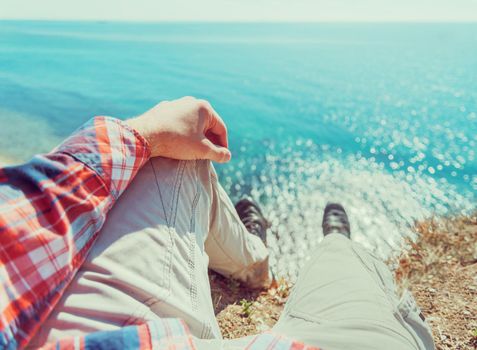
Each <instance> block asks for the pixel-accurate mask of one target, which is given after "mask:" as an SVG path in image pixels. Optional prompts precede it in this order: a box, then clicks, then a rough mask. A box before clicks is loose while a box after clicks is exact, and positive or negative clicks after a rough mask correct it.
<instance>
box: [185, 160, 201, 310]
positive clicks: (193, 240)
mask: <svg viewBox="0 0 477 350" xmlns="http://www.w3.org/2000/svg"><path fill="white" fill-rule="evenodd" d="M199 165H200V163H199V162H198V161H197V160H196V161H195V171H196V176H195V181H196V192H195V195H194V199H193V201H192V208H191V219H190V232H191V240H190V246H189V249H190V250H189V257H188V263H189V278H190V288H189V295H190V299H191V305H192V309H193V310H197V308H198V300H197V281H196V278H195V277H196V274H195V273H194V272H195V264H194V262H195V245H196V243H197V237H196V232H195V214H196V209H197V204H198V203H199V199H200V183H199V179H198V178H199Z"/></svg>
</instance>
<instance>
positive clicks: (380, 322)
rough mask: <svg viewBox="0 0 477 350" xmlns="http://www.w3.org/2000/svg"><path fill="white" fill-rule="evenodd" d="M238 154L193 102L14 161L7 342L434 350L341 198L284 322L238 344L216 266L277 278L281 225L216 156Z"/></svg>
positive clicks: (0, 200) (249, 276) (263, 281)
mask: <svg viewBox="0 0 477 350" xmlns="http://www.w3.org/2000/svg"><path fill="white" fill-rule="evenodd" d="M227 147H228V141H227V129H226V127H225V124H224V123H223V121H222V120H221V118H220V117H219V115H218V114H217V113H216V112H215V111H214V109H213V108H212V107H211V106H210V104H209V103H207V102H206V101H203V100H197V99H194V98H191V97H186V98H182V99H180V100H177V101H172V102H162V103H160V104H159V105H157V106H156V107H154V108H153V109H151V110H150V111H148V112H146V113H144V114H143V115H141V116H139V117H137V118H133V119H130V120H127V121H126V122H121V121H119V120H117V119H114V118H106V117H97V118H95V119H93V120H92V121H90V122H88V123H87V124H85V125H84V126H83V127H82V128H81V129H79V130H78V131H77V132H76V133H74V134H73V135H72V136H71V137H69V138H68V139H67V140H66V141H65V142H64V143H63V144H61V145H60V146H59V147H57V148H56V149H55V150H54V151H52V152H51V153H49V154H47V155H41V156H36V157H34V158H33V159H32V160H31V161H30V162H28V163H25V164H23V165H20V166H15V167H6V168H3V169H1V170H0V297H1V298H0V310H1V314H0V316H1V318H0V332H1V333H0V348H5V349H14V348H21V347H25V346H28V347H31V348H36V347H41V346H44V347H46V348H60V349H61V348H65V349H66V348H68V349H69V348H71V349H73V348H75V349H76V348H86V349H89V348H91V349H92V348H95V349H152V348H154V349H243V348H247V349H316V348H318V347H321V348H323V349H349V348H352V349H431V348H433V343H432V338H431V337H430V332H429V329H428V327H427V325H426V323H425V322H423V320H421V319H420V318H419V314H420V311H419V309H418V308H417V306H416V305H415V302H414V299H413V298H412V297H411V296H410V295H409V294H406V296H405V298H404V299H403V300H401V301H398V300H397V297H396V294H395V291H394V284H393V281H392V276H391V274H390V272H389V271H388V270H387V268H386V267H385V266H384V264H383V263H382V262H380V261H379V260H377V259H376V258H374V257H373V256H372V255H370V254H369V253H367V252H366V251H364V250H363V249H362V248H361V247H360V246H359V245H357V244H355V243H353V242H352V241H351V240H350V227H349V223H348V219H347V216H346V213H345V211H344V209H343V208H342V207H341V206H340V205H338V204H330V205H328V206H327V208H326V209H325V213H324V217H323V232H324V235H325V238H324V240H323V242H322V243H321V244H320V246H319V248H318V249H317V251H316V252H314V254H315V255H314V256H313V257H312V259H311V261H310V262H309V263H308V264H307V265H306V267H305V268H304V270H303V271H302V273H301V274H300V276H299V278H298V281H297V283H296V286H295V288H294V290H293V292H292V294H291V296H290V298H289V300H288V302H287V304H286V306H285V310H284V312H283V315H282V316H281V318H280V320H279V321H278V323H277V325H276V326H275V327H274V328H273V329H272V330H271V331H270V332H265V333H262V334H259V335H256V336H251V337H246V338H241V339H235V340H223V339H222V337H221V334H220V330H219V327H218V324H217V321H216V319H215V317H214V310H213V305H212V301H211V297H210V286H209V281H208V275H207V269H208V267H210V268H211V269H213V270H215V271H217V272H218V273H221V274H222V275H224V276H228V277H232V278H235V279H238V280H239V281H241V282H242V283H244V284H245V285H247V286H250V287H251V288H267V287H268V286H269V285H270V283H271V275H270V273H269V268H268V252H267V249H266V245H265V243H266V220H265V219H264V217H263V215H262V213H261V211H260V209H259V207H258V206H257V205H256V204H255V203H254V202H253V201H251V200H248V199H244V200H242V201H240V202H239V203H238V204H237V207H236V208H234V207H233V205H232V203H231V202H230V199H229V198H228V196H227V195H226V193H225V192H224V190H223V189H222V188H221V186H220V184H219V182H218V180H217V176H216V173H215V171H214V169H213V167H212V165H211V163H210V160H213V161H216V162H227V161H229V160H230V158H231V154H230V152H229V150H228V148H227ZM133 179H134V180H133ZM305 344H308V345H305Z"/></svg>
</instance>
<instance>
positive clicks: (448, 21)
mask: <svg viewBox="0 0 477 350" xmlns="http://www.w3.org/2000/svg"><path fill="white" fill-rule="evenodd" d="M0 21H5V22H7V21H11V22H13V21H17V22H111V23H115V22H116V23H118V22H119V23H158V24H160V23H164V24H167V23H170V24H173V23H178V24H251V23H253V24H333V23H340V24H474V23H476V24H477V18H476V19H470V20H455V19H445V20H444V19H442V20H435V19H398V20H344V19H334V20H314V21H309V20H305V21H299V20H232V21H228V20H187V19H185V20H184V19H183V20H181V19H172V20H151V19H90V18H1V17H0Z"/></svg>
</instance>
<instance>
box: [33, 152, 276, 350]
mask: <svg viewBox="0 0 477 350" xmlns="http://www.w3.org/2000/svg"><path fill="white" fill-rule="evenodd" d="M219 191H223V190H222V189H221V188H220V186H219V185H218V182H217V178H216V175H215V171H214V170H213V167H212V165H211V163H210V162H209V161H176V160H171V159H165V158H155V159H152V160H151V161H150V162H148V163H147V164H146V165H145V166H144V168H143V169H142V170H141V171H140V172H139V173H138V175H137V176H136V178H135V179H134V181H133V182H132V183H131V185H130V186H129V188H128V189H127V190H126V191H125V192H124V193H123V195H122V196H121V198H120V199H119V201H118V202H117V203H116V204H115V206H114V207H113V209H112V210H111V212H110V213H109V215H108V218H107V220H106V223H105V225H104V227H103V228H102V230H101V232H100V235H99V237H98V239H97V241H96V242H95V244H94V245H93V247H92V249H91V251H90V254H89V255H88V257H87V259H86V261H85V263H84V264H83V266H82V268H81V269H80V271H79V272H78V273H77V275H76V276H75V278H74V279H73V281H72V282H71V284H70V286H69V287H68V289H67V290H66V292H65V294H64V295H63V297H62V298H61V299H60V301H59V303H58V304H57V306H56V307H55V309H54V310H53V312H52V314H51V315H50V316H49V318H48V319H47V320H46V322H45V323H44V324H43V326H42V328H41V330H40V332H39V333H38V334H37V335H36V336H35V338H34V339H33V340H32V342H31V343H30V346H31V347H37V346H39V345H42V344H44V343H45V342H47V341H52V340H57V339H61V338H64V337H67V336H73V335H84V334H86V333H90V332H94V331H101V330H113V329H118V328H120V327H122V326H125V325H129V324H137V323H142V322H145V321H151V320H154V319H157V318H159V317H179V318H182V319H184V321H185V322H186V323H187V324H188V326H189V328H190V330H191V332H192V334H193V335H195V336H196V337H199V338H221V334H220V329H219V327H218V324H217V321H216V319H215V315H214V309H213V305H212V300H211V293H210V285H209V280H208V260H209V259H208V254H207V253H209V254H210V255H211V256H212V257H213V259H211V260H212V261H213V264H214V267H215V268H216V269H217V270H219V271H223V272H224V273H230V275H234V273H235V272H237V271H240V270H243V269H245V270H247V269H248V267H249V266H248V265H254V264H256V263H259V262H261V261H265V260H266V259H267V257H268V255H267V254H266V253H265V250H266V249H265V247H264V246H263V244H262V243H261V242H260V241H256V240H254V239H252V240H250V241H249V239H248V238H246V237H242V236H249V234H248V232H247V231H246V230H245V229H244V228H243V229H240V225H239V224H238V223H237V219H236V217H234V216H233V215H231V214H230V213H229V212H227V213H226V214H223V213H222V211H225V210H230V200H228V198H227V197H226V195H225V194H223V193H222V192H221V193H220V194H219V193H218V192H219ZM224 201H228V202H227V205H226V206H224V205H223V204H222V203H223V202H224ZM219 223H220V224H219ZM212 228H213V229H212ZM209 231H210V232H211V233H212V234H211V235H213V237H214V240H216V241H217V242H219V243H217V244H213V245H208V248H207V250H206V249H205V242H206V240H207V237H208V236H209ZM229 236H232V238H230V237H229ZM236 236H238V237H236ZM230 242H232V244H228V243H230ZM240 242H243V244H242V245H241V246H240V247H238V246H236V244H238V243H240ZM216 249H220V253H218V255H215V254H214V251H215V250H216ZM237 249H239V251H240V252H241V253H240V254H238V255H237V254H236V253H235V251H236V250H237ZM240 249H241V250H240ZM249 249H250V250H251V251H252V252H251V253H250V254H249V252H248V250H249ZM231 251H232V252H231ZM256 251H260V252H261V254H255V253H254V252H256ZM223 254H225V255H227V256H231V257H233V258H234V260H233V263H234V264H232V263H231V262H229V260H227V259H224V260H220V259H219V258H217V257H221V256H223ZM222 264H224V266H223V265H222ZM267 266H268V265H267ZM238 277H240V274H239V275H238Z"/></svg>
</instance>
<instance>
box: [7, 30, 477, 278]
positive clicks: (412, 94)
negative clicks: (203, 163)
mask: <svg viewBox="0 0 477 350" xmlns="http://www.w3.org/2000/svg"><path fill="white" fill-rule="evenodd" d="M183 95H194V96H197V97H201V98H205V99H208V100H209V101H211V103H212V104H213V105H214V106H215V108H216V109H217V111H218V112H219V113H220V114H221V115H222V117H223V119H224V120H225V121H226V123H227V124H228V126H229V130H230V143H231V148H232V152H233V161H232V162H231V163H230V164H228V165H226V166H220V167H218V172H219V174H220V176H221V180H222V183H223V184H224V186H225V187H226V189H227V190H228V191H229V193H231V195H232V196H233V197H234V198H235V199H236V198H238V197H240V195H242V194H244V193H251V194H253V195H254V196H255V197H257V198H259V199H260V201H261V202H262V203H263V205H264V207H265V211H266V212H267V214H268V216H269V217H270V219H271V221H272V222H273V229H272V233H271V234H270V246H271V247H270V248H271V250H272V263H273V264H274V266H275V268H276V269H277V271H278V272H279V273H289V274H291V275H294V274H296V271H297V270H298V269H299V268H300V266H302V264H303V262H304V261H305V260H306V258H307V257H308V256H309V252H310V250H312V249H313V247H314V246H315V245H316V244H317V243H318V242H319V241H320V239H321V237H322V235H321V229H320V228H319V227H320V225H321V211H322V209H323V207H324V205H325V203H326V201H328V200H333V199H336V200H340V201H341V202H343V204H345V205H346V207H347V209H348V211H349V214H350V216H351V219H352V221H353V222H352V226H353V232H354V235H355V238H356V239H357V240H358V241H361V242H362V243H363V244H365V245H367V246H369V247H370V248H372V249H374V250H375V251H376V253H378V254H380V255H382V256H386V255H388V254H389V253H390V252H393V251H396V250H397V249H398V248H399V247H400V245H401V244H402V237H404V236H407V235H411V236H412V232H411V231H410V229H409V227H410V225H412V223H413V221H414V220H415V219H419V218H423V217H428V216H431V215H433V214H446V213H449V212H452V213H455V212H468V211H470V210H473V209H475V207H476V206H475V199H476V196H477V160H476V155H475V152H476V149H477V147H476V144H477V24H153V23H100V22H98V23H94V22H90V23H88V22H83V23H80V22H14V21H3V22H1V21H0V157H1V156H2V155H3V156H8V157H9V158H12V159H19V160H22V159H27V158H28V157H30V156H31V155H32V154H34V153H37V152H43V151H48V150H49V149H50V148H51V147H53V146H54V145H55V144H57V143H58V142H60V141H61V139H62V138H64V137H65V136H67V135H68V134H69V133H70V132H72V131H73V130H74V129H75V128H76V127H78V126H79V125H80V124H81V123H83V122H84V121H86V120H87V119H89V118H90V117H92V116H94V115H99V114H107V115H112V116H117V117H120V118H126V117H128V116H133V115H136V114H139V113H141V112H142V111H144V110H146V109H148V108H150V107H151V106H153V105H154V104H155V103H157V102H159V101H160V100H163V99H173V98H177V97H180V96H183ZM278 257H280V258H279V259H278Z"/></svg>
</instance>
